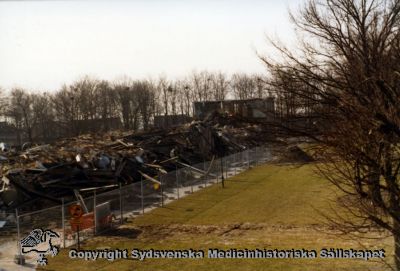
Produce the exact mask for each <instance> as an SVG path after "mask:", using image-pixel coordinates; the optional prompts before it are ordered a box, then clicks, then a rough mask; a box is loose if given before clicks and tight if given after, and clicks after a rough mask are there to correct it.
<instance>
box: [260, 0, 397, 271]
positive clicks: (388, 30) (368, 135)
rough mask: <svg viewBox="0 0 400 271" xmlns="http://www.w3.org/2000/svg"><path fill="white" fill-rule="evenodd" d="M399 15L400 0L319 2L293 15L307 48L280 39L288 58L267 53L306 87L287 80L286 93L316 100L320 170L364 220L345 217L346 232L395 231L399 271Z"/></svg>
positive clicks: (277, 69) (280, 70) (275, 66)
mask: <svg viewBox="0 0 400 271" xmlns="http://www.w3.org/2000/svg"><path fill="white" fill-rule="evenodd" d="M399 12H400V2H399V1H384V0H381V1H380V0H375V1H374V0H357V1H355V0H325V1H321V2H317V1H314V0H311V1H309V2H308V3H307V5H306V6H305V7H304V8H303V9H301V11H300V13H299V14H298V15H292V19H293V21H294V23H295V24H296V26H297V28H298V29H299V30H300V31H302V34H303V36H302V37H303V40H302V41H301V43H300V44H301V47H300V48H299V50H297V51H294V50H289V49H287V48H285V47H284V46H281V45H280V44H278V43H275V42H273V41H272V43H273V44H274V45H275V48H276V49H277V50H278V51H279V52H281V53H282V54H283V57H284V61H279V60H278V61H274V60H273V59H272V58H271V57H262V59H263V61H264V62H265V64H266V65H267V66H268V68H269V70H270V71H271V72H273V73H274V74H281V75H282V74H283V75H285V76H287V78H290V82H291V84H297V86H300V87H296V88H294V87H293V86H292V85H291V84H288V83H284V84H282V86H284V88H283V90H282V91H288V92H290V95H294V96H296V97H297V98H299V99H300V100H301V99H304V98H307V99H308V101H312V102H313V103H314V106H312V111H313V112H314V114H315V115H317V116H318V121H317V124H318V125H317V127H319V128H320V131H321V135H320V136H319V137H314V136H312V135H309V136H310V138H313V139H314V140H316V141H317V142H319V150H318V152H319V153H320V155H321V156H322V157H323V158H324V159H325V161H326V163H324V164H323V165H322V164H321V165H320V172H321V174H323V175H324V176H325V177H326V178H327V179H328V180H330V181H331V182H332V183H333V184H334V185H336V186H337V187H338V188H339V189H340V190H342V191H343V192H344V193H345V194H346V196H345V197H342V198H341V200H340V202H339V204H340V205H341V206H343V207H345V208H346V209H347V211H348V212H346V213H347V214H352V215H354V216H356V217H357V218H358V219H356V220H354V219H351V218H349V217H342V218H343V219H342V221H341V223H340V224H341V226H342V229H343V230H345V231H358V232H368V231H369V230H370V229H371V227H376V228H380V229H384V230H387V231H388V232H390V233H391V234H392V235H393V237H394V245H395V264H396V270H400V187H399V182H400V181H399V170H400V150H399V142H400V129H399V127H400V108H399V106H398V105H397V101H398V100H399V98H400V76H399V75H400V74H399V72H398V71H399V68H400V61H399V60H400V57H399V52H400V48H399V47H400V46H399V45H400V33H399V23H400V20H399V19H400V17H399ZM278 81H279V80H278ZM281 82H282V81H281ZM326 123H328V124H329V125H326ZM321 128H322V129H321ZM338 215H339V216H341V215H340V214H339V213H338ZM332 222H338V220H332Z"/></svg>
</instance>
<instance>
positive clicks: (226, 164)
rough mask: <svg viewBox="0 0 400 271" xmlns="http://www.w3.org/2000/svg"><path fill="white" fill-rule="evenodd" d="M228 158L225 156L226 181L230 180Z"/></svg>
mask: <svg viewBox="0 0 400 271" xmlns="http://www.w3.org/2000/svg"><path fill="white" fill-rule="evenodd" d="M227 157H228V156H225V179H228V161H227V160H228V159H226V158H227Z"/></svg>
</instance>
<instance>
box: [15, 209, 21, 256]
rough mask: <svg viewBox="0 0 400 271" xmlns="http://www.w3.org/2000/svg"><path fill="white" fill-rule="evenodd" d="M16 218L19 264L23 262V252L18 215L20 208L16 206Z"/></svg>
mask: <svg viewBox="0 0 400 271" xmlns="http://www.w3.org/2000/svg"><path fill="white" fill-rule="evenodd" d="M15 218H16V220H17V242H18V246H17V247H18V264H22V263H23V260H22V254H21V232H20V228H19V215H18V208H15Z"/></svg>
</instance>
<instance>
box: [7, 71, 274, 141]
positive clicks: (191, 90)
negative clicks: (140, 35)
mask: <svg viewBox="0 0 400 271" xmlns="http://www.w3.org/2000/svg"><path fill="white" fill-rule="evenodd" d="M264 81H265V80H263V79H262V77H261V76H257V75H247V74H234V75H233V76H231V78H229V77H228V76H227V75H225V74H223V73H220V72H219V73H210V72H207V71H202V72H195V73H192V74H191V75H190V76H189V77H187V78H186V79H183V80H173V81H172V80H168V79H167V78H165V77H160V78H159V79H158V80H131V79H127V78H124V79H121V80H117V81H115V82H108V81H105V80H98V79H93V78H89V77H83V78H82V79H80V80H78V81H76V82H73V83H72V84H71V85H63V86H62V87H61V89H60V90H58V91H55V92H42V93H39V92H28V91H26V90H24V89H22V88H14V89H12V90H11V91H10V92H9V93H8V95H5V94H4V91H3V92H1V93H0V95H2V96H0V110H1V111H0V112H1V115H2V118H3V119H5V120H7V122H8V123H10V124H11V125H12V126H13V127H14V128H15V131H16V133H17V134H18V137H19V141H21V139H20V138H21V137H24V138H25V139H26V140H28V141H30V142H34V141H37V139H38V138H40V139H41V140H42V141H49V140H50V139H52V138H53V139H54V138H58V137H63V136H74V135H78V134H80V133H82V132H88V131H99V130H110V129H116V128H123V129H126V130H138V129H144V130H146V129H148V128H149V127H150V126H151V124H152V121H153V119H154V116H158V115H179V114H182V115H188V116H190V115H192V113H193V112H192V110H193V102H194V101H209V100H225V99H227V98H236V99H248V98H262V97H266V96H267V95H268V93H267V90H266V88H265V84H264ZM119 124H120V126H119Z"/></svg>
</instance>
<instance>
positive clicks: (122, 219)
mask: <svg viewBox="0 0 400 271" xmlns="http://www.w3.org/2000/svg"><path fill="white" fill-rule="evenodd" d="M119 211H120V217H121V219H120V223H121V224H123V223H124V212H123V210H122V185H121V183H119Z"/></svg>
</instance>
